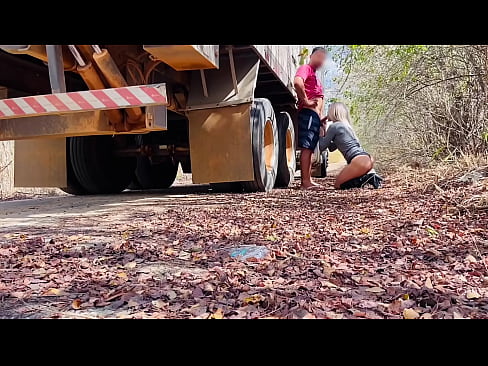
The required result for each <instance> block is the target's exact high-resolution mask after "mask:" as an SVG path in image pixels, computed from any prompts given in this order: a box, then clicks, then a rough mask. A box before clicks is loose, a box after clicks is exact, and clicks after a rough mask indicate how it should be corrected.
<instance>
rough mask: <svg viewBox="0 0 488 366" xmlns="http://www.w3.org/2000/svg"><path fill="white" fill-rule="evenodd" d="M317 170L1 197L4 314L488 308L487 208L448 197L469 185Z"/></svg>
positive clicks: (277, 314) (269, 314)
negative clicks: (271, 185)
mask: <svg viewBox="0 0 488 366" xmlns="http://www.w3.org/2000/svg"><path fill="white" fill-rule="evenodd" d="M319 181H320V183H322V184H324V187H325V189H324V190H322V191H316V192H303V191H300V190H298V189H297V187H295V188H292V189H284V190H274V191H273V192H271V193H268V194H265V193H256V194H216V193H209V190H208V187H206V186H192V187H184V186H178V187H176V188H173V189H170V190H166V191H154V192H146V193H140V192H135V193H134V192H129V193H124V194H121V195H116V196H110V197H107V196H105V197H96V196H92V197H72V196H65V197H55V198H45V199H40V200H39V199H37V200H24V201H10V202H4V203H0V317H3V318H106V317H108V318H210V319H221V318H373V319H375V318H406V319H417V318H420V319H429V318H486V317H488V269H487V264H488V232H487V227H488V226H487V223H488V216H487V213H486V211H483V210H478V211H475V212H472V211H463V210H460V209H459V208H457V207H455V206H454V205H453V204H452V203H451V202H450V201H449V200H447V199H446V196H449V194H451V191H450V190H449V189H452V190H453V192H454V191H456V192H458V191H459V190H460V189H462V191H463V194H464V195H466V194H469V192H470V190H472V189H475V188H473V186H472V185H465V186H463V187H461V188H460V187H452V188H446V189H445V190H443V191H442V192H443V193H442V194H441V193H439V192H438V191H436V190H433V191H432V190H424V189H422V187H419V186H415V185H411V184H410V185H407V184H401V183H399V182H400V181H401V180H398V181H397V182H395V184H392V183H391V182H388V180H387V182H386V185H385V188H383V189H381V190H369V189H364V190H352V191H346V192H343V191H334V190H333V189H332V188H331V185H332V178H326V179H323V180H319ZM476 187H477V188H476V189H478V190H479V189H480V186H479V184H478V185H477V186H476ZM482 188H483V189H485V190H486V186H483V187H482ZM454 193H455V192H454ZM454 193H452V194H454ZM246 246H263V247H265V248H266V249H268V256H267V257H265V258H264V259H260V260H253V259H252V258H251V259H248V260H247V261H240V260H238V259H236V258H231V257H230V255H229V253H230V252H231V251H232V250H235V249H236V248H239V247H246Z"/></svg>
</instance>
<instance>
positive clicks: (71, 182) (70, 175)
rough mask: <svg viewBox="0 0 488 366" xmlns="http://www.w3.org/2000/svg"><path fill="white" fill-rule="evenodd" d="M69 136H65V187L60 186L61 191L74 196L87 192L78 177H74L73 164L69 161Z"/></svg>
mask: <svg viewBox="0 0 488 366" xmlns="http://www.w3.org/2000/svg"><path fill="white" fill-rule="evenodd" d="M70 139H71V138H70V137H67V138H66V175H67V180H68V182H67V183H68V186H67V187H60V188H59V189H61V190H62V191H63V192H66V193H69V194H73V195H75V196H81V195H84V194H87V191H86V189H84V188H83V187H82V186H81V184H80V182H78V179H76V176H75V172H74V170H73V164H72V163H71V157H70V141H69V140H70Z"/></svg>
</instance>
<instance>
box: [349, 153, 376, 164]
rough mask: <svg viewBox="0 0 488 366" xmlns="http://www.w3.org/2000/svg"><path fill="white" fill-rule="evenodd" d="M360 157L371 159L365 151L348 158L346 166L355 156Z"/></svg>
mask: <svg viewBox="0 0 488 366" xmlns="http://www.w3.org/2000/svg"><path fill="white" fill-rule="evenodd" d="M362 155H365V156H369V157H371V155H369V154H368V153H367V152H366V151H362V152H358V153H357V154H354V155H353V156H351V157H349V159H348V160H347V164H351V161H352V159H354V158H355V157H357V156H362Z"/></svg>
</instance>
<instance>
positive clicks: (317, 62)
mask: <svg viewBox="0 0 488 366" xmlns="http://www.w3.org/2000/svg"><path fill="white" fill-rule="evenodd" d="M326 59H327V55H326V54H325V52H324V51H316V52H315V53H313V54H312V55H311V56H310V65H312V66H313V67H314V68H315V69H320V68H321V67H322V66H323V65H324V63H325V60H326Z"/></svg>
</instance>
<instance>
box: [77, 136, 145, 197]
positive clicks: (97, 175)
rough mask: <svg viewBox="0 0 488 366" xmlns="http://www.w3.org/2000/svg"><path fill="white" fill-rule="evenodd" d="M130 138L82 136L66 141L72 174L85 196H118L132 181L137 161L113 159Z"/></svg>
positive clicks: (121, 158)
mask: <svg viewBox="0 0 488 366" xmlns="http://www.w3.org/2000/svg"><path fill="white" fill-rule="evenodd" d="M129 141H130V137H129V136H115V137H112V136H83V137H71V138H70V139H69V155H70V161H71V164H72V167H73V173H74V176H75V178H76V180H77V181H78V182H79V184H80V186H81V187H82V188H83V189H84V190H85V192H86V193H87V194H103V193H119V192H122V191H123V190H124V189H126V188H127V186H128V185H129V183H130V182H131V180H132V177H133V174H134V169H135V167H136V159H135V158H131V157H117V156H114V154H113V151H114V149H115V148H117V147H125V146H127V145H128V143H129Z"/></svg>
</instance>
